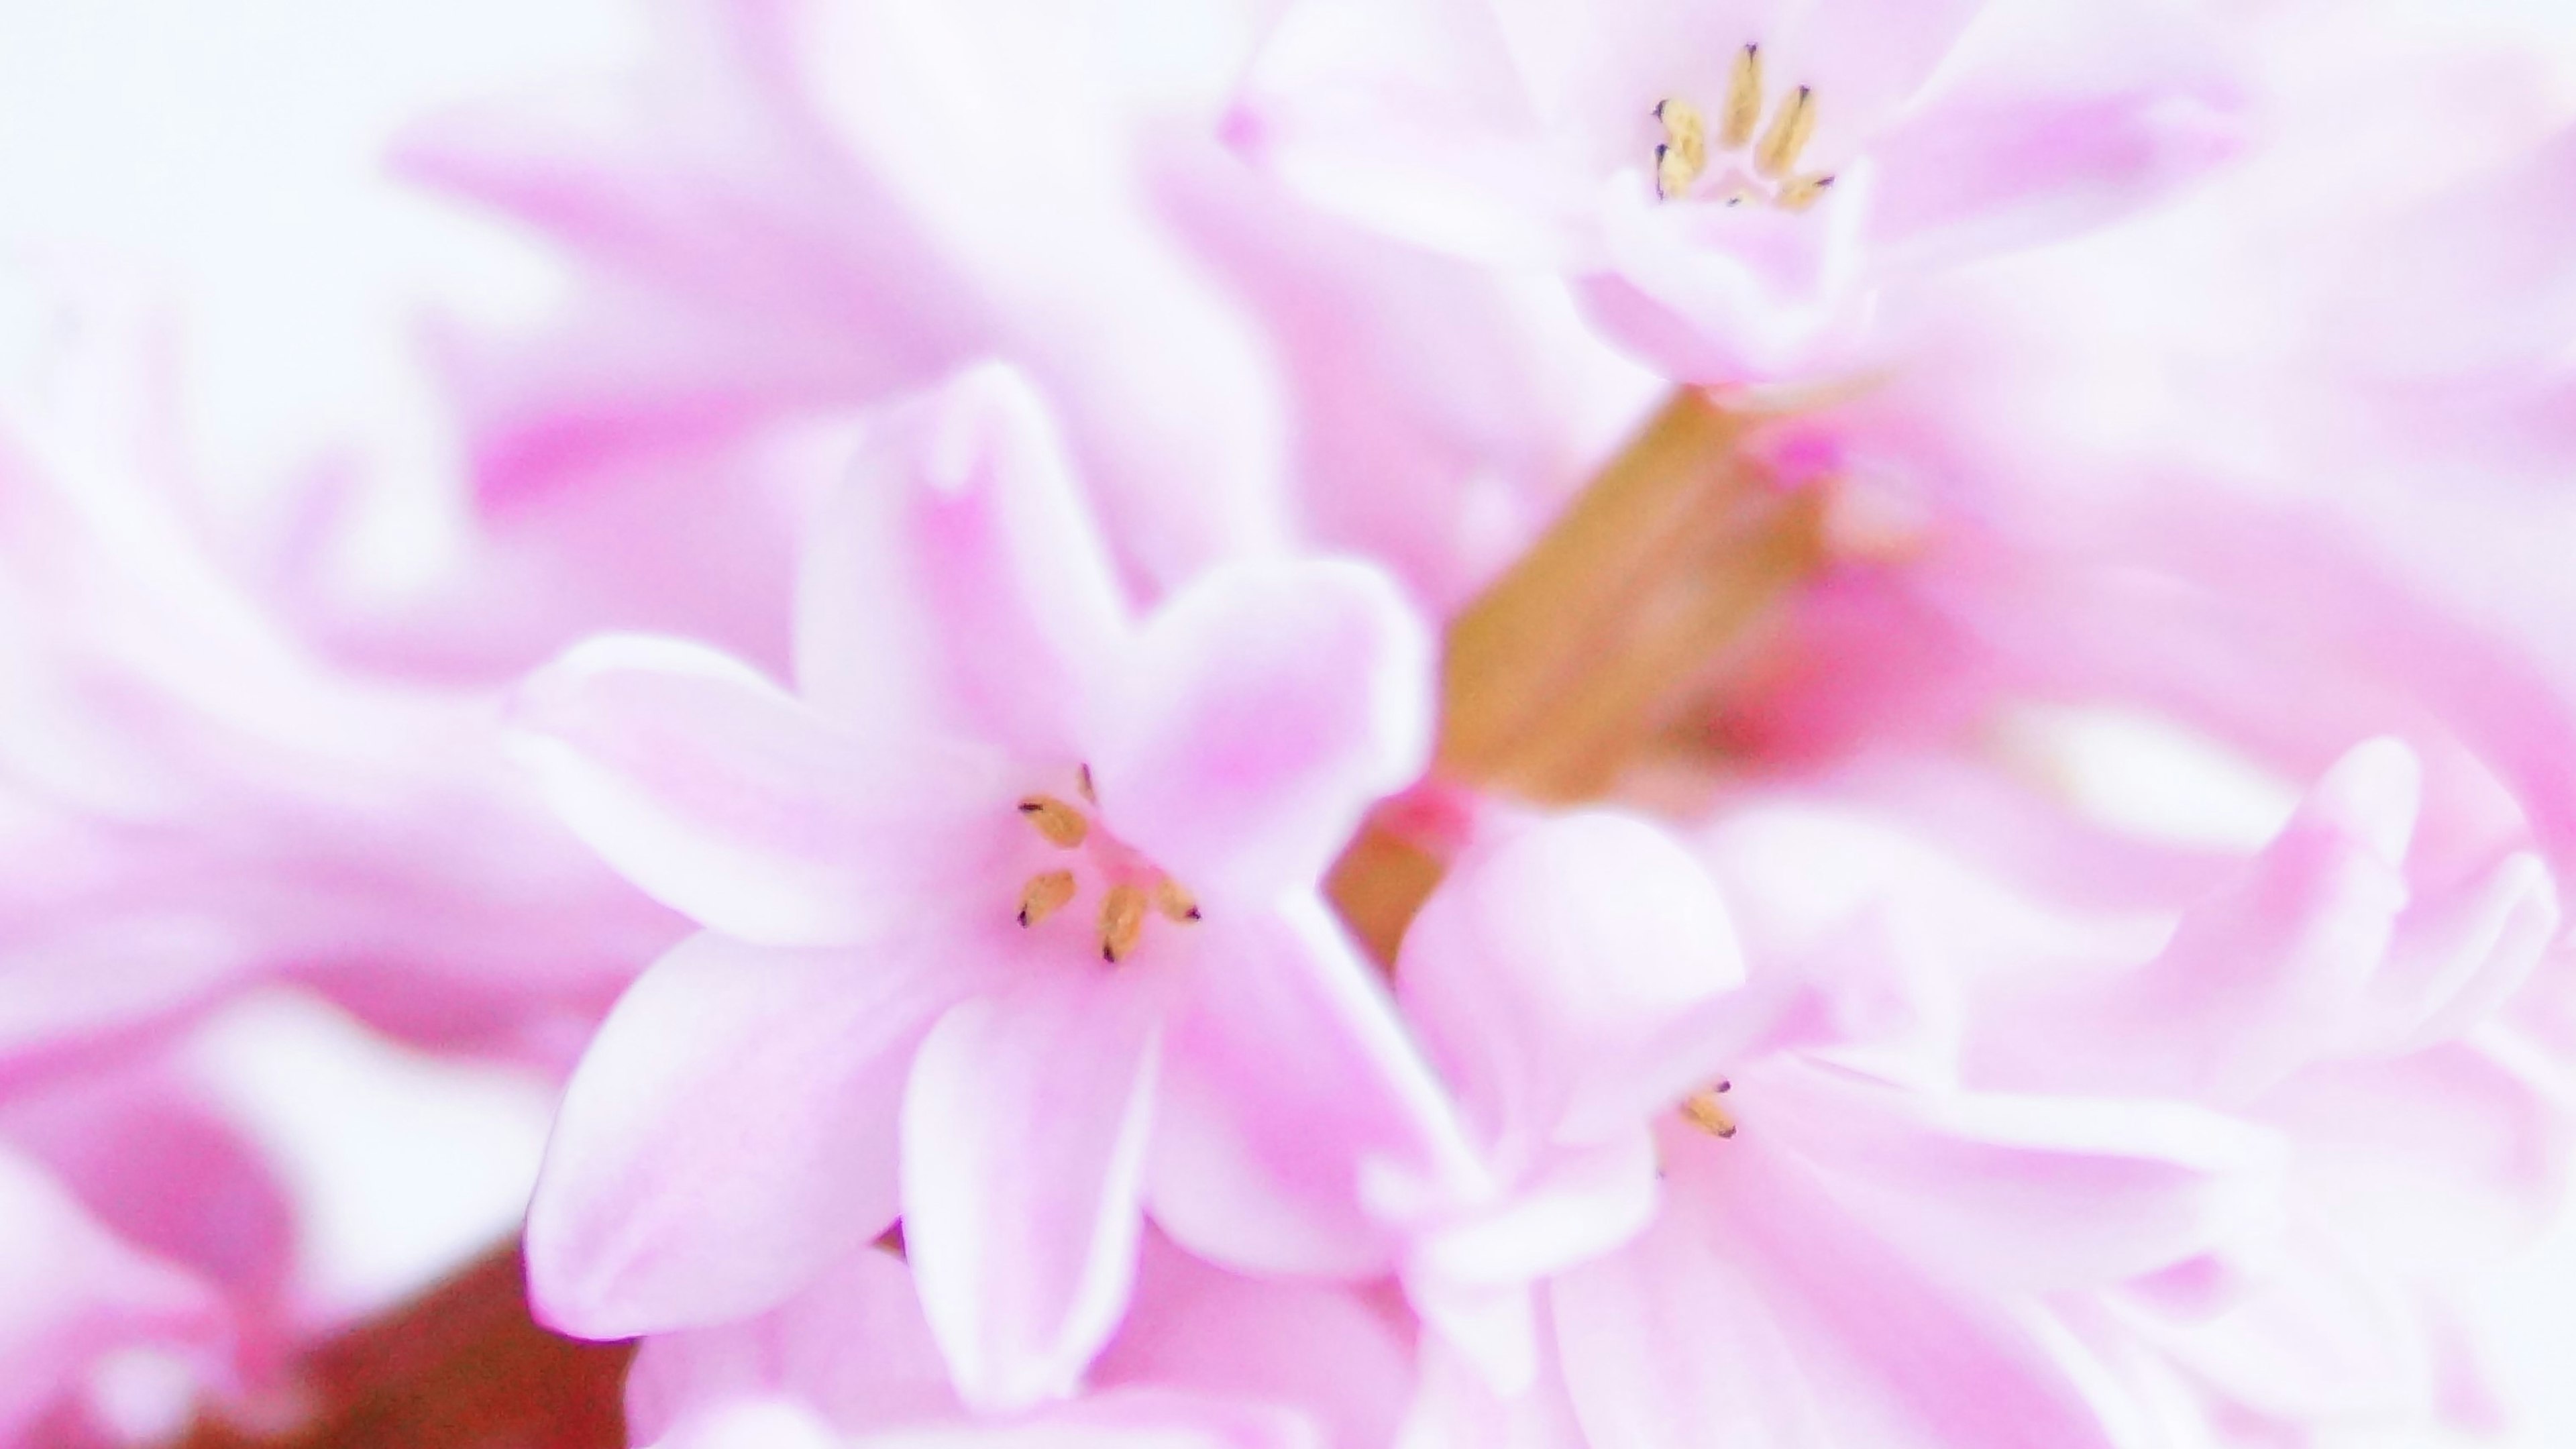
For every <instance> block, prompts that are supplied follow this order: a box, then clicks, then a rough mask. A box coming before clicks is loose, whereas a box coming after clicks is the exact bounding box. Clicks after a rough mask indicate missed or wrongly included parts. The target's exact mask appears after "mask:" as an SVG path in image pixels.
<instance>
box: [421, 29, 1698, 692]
mask: <svg viewBox="0 0 2576 1449" xmlns="http://www.w3.org/2000/svg"><path fill="white" fill-rule="evenodd" d="M1075 20H1076V12H1068V11H1063V10H1062V9H1061V7H1050V6H1042V5H1028V4H1024V3H1010V0H1004V3H994V4H964V5H950V4H935V5H934V4H913V3H878V4H871V5H867V6H822V5H812V4H801V3H800V4H790V5H746V4H740V3H734V0H693V3H690V4H686V5H675V6H668V7H664V8H662V9H661V10H659V11H657V12H656V25H655V30H654V49H653V51H652V53H651V55H650V56H649V58H648V61H647V63H646V64H645V66H644V67H642V69H641V70H640V72H639V73H637V74H634V75H630V76H621V77H619V78H618V79H617V80H616V81H615V83H613V84H603V85H601V86H599V87H597V88H595V93H594V92H593V91H590V90H585V91H584V92H583V99H582V100H581V102H580V103H579V104H570V103H567V102H566V101H565V100H564V99H563V98H562V97H559V96H549V97H546V98H544V99H542V100H540V99H534V98H532V99H529V100H526V101H523V102H520V103H517V104H513V105H505V106H494V107H489V108H485V109H482V110H478V111H476V112H472V113H468V114H464V115H458V116H452V117H448V118H444V119H442V120H440V121H438V122H436V123H434V124H431V125H429V126H425V127H423V128H421V129H420V130H419V131H418V133H417V134H415V135H414V136H413V137H412V138H411V139H410V140H409V141H408V142H407V143H406V145H405V147H404V148H403V151H402V154H401V156H400V157H399V164H400V166H401V168H402V169H403V170H404V171H405V173H406V174H408V175H410V176H412V177H413V178H415V179H418V180H420V181H422V182H424V183H426V184H428V185H430V186H432V187H435V188H438V189H440V190H443V191H446V192H450V193H453V194H457V195H461V196H463V197H465V198H467V199H469V200H472V201H475V202H479V203H481V204H484V205H487V206H490V207H492V208H495V209H497V210H498V211H500V212H501V213H503V214H505V215H507V216H509V217H511V218H513V219H515V220H518V221H521V222H524V223H526V224H528V225H530V226H533V227H534V228H536V229H537V230H539V231H540V232H541V233H542V234H544V235H545V236H546V237H547V238H548V239H549V240H551V241H554V242H556V243H557V244H559V245H560V246H561V247H562V248H563V249H564V252H565V254H566V256H567V258H568V259H569V260H570V261H571V262H573V263H574V264H575V265H576V266H578V267H579V268H580V283H579V286H578V289H577V291H576V293H575V295H574V298H573V300H572V301H571V302H570V303H569V304H568V305H567V306H566V307H565V309H564V310H563V312H562V314H561V315H559V316H556V317H552V318H549V319H548V320H547V321H546V322H545V323H544V324H543V326H542V327H541V329H540V330H539V331H538V332H537V333H536V335H534V336H532V337H512V338H507V339H499V338H489V337H473V338H465V337H458V338H450V339H448V340H447V341H446V343H445V344H444V355H445V358H446V370H447V372H448V374H449V376H450V380H451V384H452V389H453V391H454V392H455V394H456V396H457V399H458V403H459V407H460V410H461V411H462V412H463V414H464V422H465V426H466V429H467V432H468V434H469V445H470V447H471V448H472V450H473V452H474V467H475V473H476V479H477V501H478V506H479V508H480V510H481V512H482V513H483V515H484V516H485V518H486V519H488V520H489V522H490V524H491V526H492V527H493V528H494V529H495V530H496V531H500V532H503V533H504V534H505V535H508V534H516V533H524V532H528V531H531V528H532V527H533V528H534V529H539V530H553V529H564V530H582V531H585V532H587V531H590V530H606V529H612V528H613V529H614V530H616V531H617V534H618V536H619V537H620V538H621V539H623V540H624V541H625V543H626V546H627V548H628V550H629V551H630V552H631V553H634V554H636V555H639V556H640V557H642V558H644V559H647V560H650V561H651V563H652V567H650V568H649V569H638V570H636V571H635V575H634V577H633V578H632V579H631V580H630V581H629V582H628V584H627V585H626V586H625V587H623V588H621V587H619V584H618V581H617V579H616V578H615V576H614V573H613V570H605V569H603V570H598V571H595V572H589V573H585V574H584V575H582V576H581V583H582V585H583V586H584V587H585V588H587V589H588V590H589V591H590V592H591V593H592V594H593V595H594V596H595V597H598V598H600V599H601V600H603V601H607V600H612V599H613V601H614V602H615V603H616V604H617V605H618V606H619V607H621V608H624V609H626V610H627V611H628V612H629V613H630V614H631V615H632V616H633V621H632V622H627V623H624V624H619V625H617V626H618V627H638V626H639V624H640V625H644V626H653V627H659V624H658V621H659V620H660V619H661V618H662V617H663V616H664V615H665V614H667V613H668V611H669V609H670V608H671V596H672V593H673V591H672V590H671V589H669V588H667V587H665V586H664V585H665V581H666V580H667V579H668V578H670V577H672V576H674V575H675V574H677V575H678V576H681V577H690V578H692V579H693V581H702V582H700V587H702V588H703V587H716V586H720V585H724V584H731V585H734V586H736V587H735V591H734V592H731V593H726V594H723V595H722V597H723V598H725V599H726V600H728V601H730V602H731V603H733V604H734V605H735V606H736V607H738V608H740V609H742V610H743V611H744V612H746V613H750V612H753V606H752V605H751V603H750V602H749V601H748V600H747V599H745V598H744V597H743V596H742V593H741V591H740V590H739V587H738V586H739V584H740V583H741V582H742V580H743V578H744V577H745V573H744V572H743V571H744V570H747V569H750V568H754V567H759V566H763V565H765V564H766V562H767V560H768V559H769V557H770V555H769V552H768V550H767V548H766V546H765V545H764V544H763V543H762V542H761V540H760V537H759V535H760V534H762V533H763V532H764V531H765V522H766V521H767V520H769V519H770V518H771V517H773V513H774V511H773V510H770V509H767V508H766V507H764V505H765V503H766V502H767V498H766V494H767V493H768V492H769V491H770V490H769V489H768V488H766V487H765V486H764V484H763V482H762V481H760V480H764V479H765V478H766V477H767V476H768V475H769V473H770V472H772V471H774V470H771V469H768V468H766V467H764V466H762V460H763V458H764V456H765V455H766V454H767V453H769V452H771V451H774V440H775V439H776V438H777V437H778V436H779V435H780V434H782V433H786V434H790V435H792V434H794V433H796V432H797V431H798V430H799V429H801V428H803V427H804V426H806V425H807V424H808V422H809V421H810V420H811V419H813V418H815V417H816V416H818V415H821V416H829V415H831V414H832V413H833V412H834V411H835V410H838V409H842V408H848V407H856V406H862V405H865V404H868V403H871V402H874V401H877V400H880V399H883V398H885V397H888V396H891V395H893V394H895V393H898V392H901V391H904V390H907V389H910V388H916V387H923V386H928V385H930V384H931V383H933V382H935V381H937V380H938V379H939V378H940V377H942V376H944V375H946V374H947V373H948V372H949V371H951V370H953V369H954V368H956V367H958V366H960V365H962V364H964V363H965V362H967V361H970V360H972V359H974V358H977V357H980V356H983V355H985V354H987V353H994V354H999V355H1005V356H1008V357H1009V358H1011V360H1012V361H1013V362H1014V364H1015V365H1017V366H1020V367H1022V368H1023V369H1025V370H1027V371H1028V372H1029V373H1030V374H1031V375H1032V376H1033V377H1035V378H1037V379H1038V380H1039V381H1040V382H1041V383H1043V384H1044V385H1045V386H1046V388H1047V391H1048V394H1049V396H1051V397H1053V398H1055V399H1056V400H1057V405H1058V407H1059V408H1060V409H1061V411H1062V412H1063V414H1064V417H1065V427H1066V431H1067V433H1068V436H1069V441H1070V443H1071V445H1072V447H1073V449H1074V451H1075V453H1076V455H1077V457H1078V458H1079V460H1080V461H1081V463H1082V465H1083V468H1084V471H1085V475H1086V476H1087V477H1089V478H1091V479H1092V480H1093V482H1094V486H1095V488H1096V489H1097V490H1098V491H1099V493H1100V495H1101V500H1100V507H1101V510H1102V513H1103V515H1104V517H1105V518H1106V519H1107V520H1108V521H1109V523H1110V524H1111V528H1110V530H1109V532H1110V535H1111V547H1112V549H1113V552H1114V553H1115V554H1116V555H1117V556H1118V558H1119V561H1120V564H1121V567H1122V569H1123V570H1125V571H1126V572H1127V573H1128V574H1129V576H1130V577H1133V578H1141V579H1143V580H1146V581H1149V582H1154V583H1170V582H1172V581H1174V580H1177V579H1179V578H1182V577H1185V576H1186V575H1187V574H1189V573H1190V572H1192V571H1194V570H1195V569H1197V568H1198V567H1200V566H1202V565H1203V564H1205V563H1207V562H1209V561H1210V560H1212V559H1214V558H1216V557H1218V556H1220V555H1222V554H1223V553H1225V552H1227V551H1229V550H1233V549H1238V548H1242V547H1246V546H1276V545H1278V544H1279V543H1281V542H1283V541H1286V540H1294V541H1295V542H1297V543H1298V544H1300V545H1302V546H1307V547H1318V548H1327V549H1357V550H1361V551H1365V552H1367V553H1368V554H1370V555H1371V556H1372V557H1374V558H1376V559H1378V560H1379V561H1380V562H1382V563H1384V564H1385V565H1386V566H1387V567H1389V568H1390V569H1392V570H1394V571H1395V572H1396V573H1397V574H1398V575H1399V577H1401V578H1403V579H1404V580H1405V581H1406V582H1407V584H1409V585H1410V586H1411V587H1412V588H1413V589H1414V590H1415V591H1416V593H1417V594H1418V595H1419V597H1420V598H1421V600H1422V602H1423V603H1424V604H1425V605H1426V606H1427V607H1431V608H1433V609H1435V610H1443V611H1445V610H1447V609H1448V608H1451V607H1453V606H1454V605H1456V604H1457V603H1459V602H1461V601H1462V600H1463V599H1464V598H1465V597H1466V595H1467V593H1468V592H1469V591H1470V590H1472V589H1473V588H1474V587H1475V586H1476V585H1478V584H1480V583H1481V582H1483V580H1484V579H1485V578H1487V577H1489V576H1490V575H1491V574H1492V573H1494V572H1495V571H1497V570H1498V569H1499V568H1500V567H1501V566H1502V565H1503V564H1504V563H1505V562H1507V561H1508V559H1509V558H1510V557H1511V555H1512V553H1513V552H1514V551H1516V550H1517V549H1518V548H1519V547H1520V546H1522V545H1523V544H1525V543H1526V542H1527V540H1528V539H1529V538H1530V537H1531V536H1532V535H1533V534H1534V533H1535V532H1536V530H1537V529H1538V528H1540V527H1541V526H1543V525H1544V523H1545V521H1546V519H1547V517H1548V516H1549V515H1550V514H1551V513H1552V512H1553V510H1554V509H1555V508H1556V507H1557V506H1558V505H1560V504H1561V503H1562V502H1563V500H1564V499H1565V498H1566V497H1567V496H1568V495H1569V494H1570V493H1571V491H1572V490H1573V489H1574V488H1575V487H1576V486H1577V485H1578V484H1579V483H1580V481H1581V480H1582V478H1583V477H1584V476H1585V475H1586V474H1587V473H1588V472H1589V470H1590V468H1591V467H1592V466H1593V465H1594V464H1595V463H1596V462H1597V460H1598V459H1599V458H1600V457H1601V456H1602V455H1603V454H1604V453H1606V451H1607V450H1608V449H1609V448H1610V447H1611V446H1612V445H1613V444H1614V443H1615V441H1616V440H1617V436H1618V434H1619V433H1620V432H1621V431H1622V430H1623V429H1624V428H1625V427H1626V426H1627V425H1628V423H1629V422H1630V421H1631V420H1632V419H1633V418H1634V416H1635V415H1636V414H1637V412H1638V411H1639V409H1640V408H1641V407H1642V406H1643V405H1644V404H1645V402H1646V401H1647V399H1648V397H1649V396H1650V394H1651V392H1652V390H1653V386H1652V379H1651V378H1650V377H1648V376H1647V375H1646V374H1645V373H1644V372H1643V371H1642V370H1641V369H1638V368H1637V367H1636V366H1635V365H1634V364H1633V363H1630V362H1628V361H1626V360H1625V359H1623V358H1621V357H1620V356H1618V355H1617V354H1616V353H1615V352H1614V351H1612V350H1611V349H1610V348H1609V347H1607V346H1606V345H1605V344H1604V343H1603V342H1602V341H1601V340H1600V339H1599V338H1598V337H1597V336H1596V335H1594V334H1593V332H1592V331H1591V329H1590V328H1589V327H1588V326H1587V325H1586V324H1585V323H1584V322H1583V321H1582V320H1581V319H1580V317H1579V316H1578V315H1577V314H1576V310H1575V308H1574V307H1573V305H1572V304H1571V301H1570V298H1569V295H1568V293H1567V289H1566V288H1565V286H1564V285H1563V284H1562V282H1560V281H1558V280H1557V279H1555V278H1552V277H1536V276H1529V275H1516V274H1510V273H1504V272H1499V271H1496V270H1495V269H1492V268H1488V267H1484V266H1481V265H1476V264H1472V263H1467V262H1462V261H1460V260H1458V259H1456V258H1453V257H1447V256H1442V255H1439V254H1436V253H1432V252H1427V251H1424V250H1422V249H1420V248H1417V247H1413V246H1410V245H1407V244H1404V243H1401V242H1396V241H1392V240H1389V239H1388V238H1386V237H1384V236H1383V235H1380V234H1378V233H1376V232H1373V231H1371V230H1369V229H1366V228H1363V227H1360V226H1357V225H1354V224H1352V223H1350V222H1348V221H1345V220H1343V219H1342V218H1340V217H1337V216H1334V215H1332V214H1330V213H1327V212H1324V211H1321V210H1318V209H1317V208H1315V207H1313V206H1311V205H1309V204H1307V203H1306V202H1305V201H1304V200H1303V199H1302V198H1300V197H1298V196H1297V195H1295V194H1294V193H1293V192H1290V191H1289V190H1287V189H1286V188H1284V187H1282V186H1280V185H1278V184H1277V183H1276V182H1275V181H1274V180H1272V179H1271V178H1268V177H1265V176H1263V175H1261V174H1259V173H1258V172H1256V171H1254V170H1253V169H1252V168H1250V167H1247V166H1246V165H1245V164H1244V162H1243V160H1242V159H1241V158H1240V157H1238V156H1236V155H1234V154H1233V153H1232V152H1230V151H1229V150H1227V149H1226V148H1224V147H1223V146H1222V145H1220V144H1219V143H1218V141H1217V139H1216V135H1215V132H1216V130H1217V124H1218V114H1219V108H1220V106H1221V104H1222V100H1223V90H1224V87H1225V86H1226V85H1228V84H1230V83H1231V81H1232V79H1233V77H1234V75H1235V74H1236V72H1237V70H1238V69H1239V66H1240V57H1239V56H1237V55H1235V54H1232V53H1231V52H1227V51H1224V50H1223V49H1222V48H1220V50H1219V53H1218V54H1215V55H1213V56H1210V57H1207V58H1204V59H1200V58H1196V57H1193V58H1192V59H1191V60H1190V61H1189V63H1188V64H1187V65H1186V66H1181V67H1179V68H1180V70H1181V76H1180V79H1179V80H1178V81H1177V82H1176V81H1171V80H1166V81H1165V82H1163V83H1161V84H1157V85H1153V86H1148V85H1146V84H1144V83H1143V82H1141V81H1136V80H1131V79H1126V78H1122V73H1121V71H1120V69H1119V67H1118V66H1117V65H1115V64H1113V63H1111V62H1108V61H1105V60H1102V59H1101V58H1100V56H1099V54H1098V53H1099V52H1100V51H1102V50H1104V49H1109V48H1112V47H1110V46H1108V44H1107V42H1106V40H1105V38H1104V36H1103V34H1102V33H1101V32H1100V30H1099V28H1098V27H1097V26H1095V25H1091V24H1085V23H1075ZM1207 23H1208V24H1210V25H1216V24H1219V23H1221V22H1220V21H1219V20H1217V19H1215V18H1213V17H1211V18H1210V19H1209V20H1208V22H1207ZM1175 48H1176V49H1177V48H1178V47H1175ZM1176 65H1177V62H1175V61H1173V60H1172V59H1170V58H1169V57H1158V60H1157V67H1156V68H1157V69H1158V70H1162V69H1168V68H1172V67H1174V66H1176ZM880 72H882V73H880ZM1201 93H1204V96H1205V98H1204V99H1202V98H1201ZM1041 115H1042V116H1043V117H1044V118H1045V119H1044V123H1043V124H1042V125H1039V124H1035V123H1033V122H1030V121H1028V120H1027V119H1026V118H1032V117H1036V116H1041ZM1041 177H1042V178H1043V180H1042V182H1040V183H1036V184H1033V180H1034V179H1035V178H1041ZM1064 268H1072V269H1073V271H1072V272H1071V273H1070V274H1067V273H1065V272H1063V271H1061V270H1060V269H1064ZM746 455H748V456H746ZM711 528H715V529H722V530H723V531H724V532H725V533H726V534H728V535H729V541H728V542H727V543H725V544H724V545H723V546H722V547H720V548H718V547H710V546H709V539H708V532H709V530H710V529H711ZM559 552H561V550H554V551H549V552H544V553H540V554H539V555H538V559H539V560H540V561H541V562H544V563H546V564H548V565H550V566H552V568H551V571H550V572H549V573H548V574H547V575H545V576H544V586H545V587H549V588H553V589H556V590H558V591H559V590H561V589H562V588H563V587H564V584H563V580H562V570H561V568H560V566H559V564H557V562H556V558H555V555H556V554H557V553H559ZM580 557H582V558H585V559H588V560H590V561H592V562H594V563H602V564H607V563H613V562H614V561H615V559H614V556H612V555H609V554H607V553H606V552H604V551H598V550H582V551H581V552H580ZM521 585H522V581H521V580H519V579H516V578H514V577H511V576H508V575H502V576H500V577H498V578H496V579H492V580H490V581H489V583H488V584H487V588H486V593H487V594H489V593H490V592H492V590H493V588H495V587H497V588H500V589H504V590H507V593H505V594H504V596H503V597H504V599H505V600H510V601H514V600H515V597H516V595H517V593H518V592H519V591H520V587H521ZM486 602H487V603H488V602H489V600H488V599H487V600H486ZM493 612H495V613H496V614H497V613H499V612H500V611H499V610H494V611H493ZM490 623H491V624H492V625H495V626H498V625H501V624H503V623H505V620H502V619H498V618H496V619H493V620H491V621H490ZM610 623H612V624H613V623H615V621H614V620H611V621H610ZM606 626H608V625H606V624H604V625H603V627H606ZM735 647H741V646H740V645H736V646H735ZM755 657H761V656H755Z"/></svg>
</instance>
